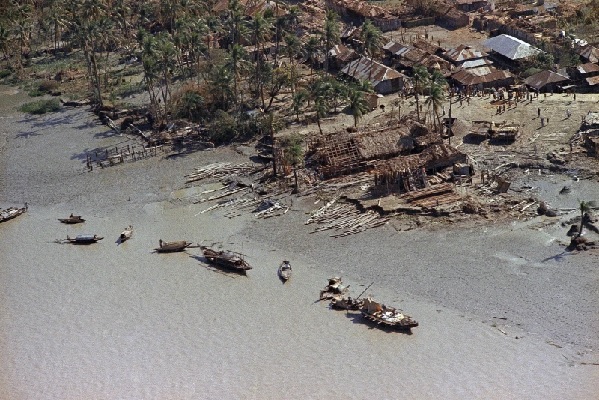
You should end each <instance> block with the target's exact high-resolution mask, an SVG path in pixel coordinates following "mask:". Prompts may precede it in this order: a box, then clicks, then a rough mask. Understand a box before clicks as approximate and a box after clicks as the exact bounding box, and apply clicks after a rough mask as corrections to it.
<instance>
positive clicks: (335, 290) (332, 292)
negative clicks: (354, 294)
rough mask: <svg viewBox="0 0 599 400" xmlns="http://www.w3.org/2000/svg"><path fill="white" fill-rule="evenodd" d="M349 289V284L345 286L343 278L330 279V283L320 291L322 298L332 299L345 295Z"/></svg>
mask: <svg viewBox="0 0 599 400" xmlns="http://www.w3.org/2000/svg"><path fill="white" fill-rule="evenodd" d="M348 291H349V286H344V285H343V283H342V282H341V278H339V277H337V276H336V277H333V278H330V279H329V284H328V285H327V286H325V287H324V289H323V290H321V291H320V300H331V299H332V298H334V297H338V296H343V295H345V294H346V293H347V292H348Z"/></svg>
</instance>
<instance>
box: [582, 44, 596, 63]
mask: <svg viewBox="0 0 599 400" xmlns="http://www.w3.org/2000/svg"><path fill="white" fill-rule="evenodd" d="M578 54H580V56H581V57H582V58H584V59H585V60H588V61H589V62H592V63H596V62H599V49H597V48H596V47H593V46H591V45H586V46H584V47H581V48H580V50H579V53H578Z"/></svg>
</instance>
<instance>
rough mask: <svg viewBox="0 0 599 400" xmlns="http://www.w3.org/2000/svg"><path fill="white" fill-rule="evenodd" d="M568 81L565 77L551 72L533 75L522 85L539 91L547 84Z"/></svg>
mask: <svg viewBox="0 0 599 400" xmlns="http://www.w3.org/2000/svg"><path fill="white" fill-rule="evenodd" d="M568 80H569V79H568V78H567V77H565V76H563V75H560V74H558V73H555V72H553V71H541V72H539V73H538V74H534V75H532V76H529V77H528V78H526V79H525V80H524V83H526V84H527V85H528V86H530V87H533V88H535V89H541V88H542V87H544V86H545V85H547V84H550V83H560V82H566V81H568Z"/></svg>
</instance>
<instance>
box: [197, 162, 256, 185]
mask: <svg viewBox="0 0 599 400" xmlns="http://www.w3.org/2000/svg"><path fill="white" fill-rule="evenodd" d="M254 171H256V167H255V166H254V165H253V164H251V163H241V164H233V163H214V164H210V165H207V166H205V167H201V168H196V170H195V172H193V173H191V174H188V175H185V178H186V180H185V183H186V184H189V183H192V182H196V181H201V180H202V179H206V178H213V179H220V178H223V177H225V176H228V175H238V174H249V173H252V172H254Z"/></svg>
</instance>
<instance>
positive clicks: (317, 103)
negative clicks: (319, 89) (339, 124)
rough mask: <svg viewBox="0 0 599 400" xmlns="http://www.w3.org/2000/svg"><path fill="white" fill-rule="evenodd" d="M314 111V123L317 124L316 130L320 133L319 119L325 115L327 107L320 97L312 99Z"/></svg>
mask: <svg viewBox="0 0 599 400" xmlns="http://www.w3.org/2000/svg"><path fill="white" fill-rule="evenodd" d="M314 111H315V112H316V125H318V131H319V132H320V134H321V135H322V127H321V126H320V119H321V118H324V117H326V116H327V113H328V111H329V108H328V106H327V104H326V102H325V100H324V99H323V98H322V97H316V98H315V99H314Z"/></svg>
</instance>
